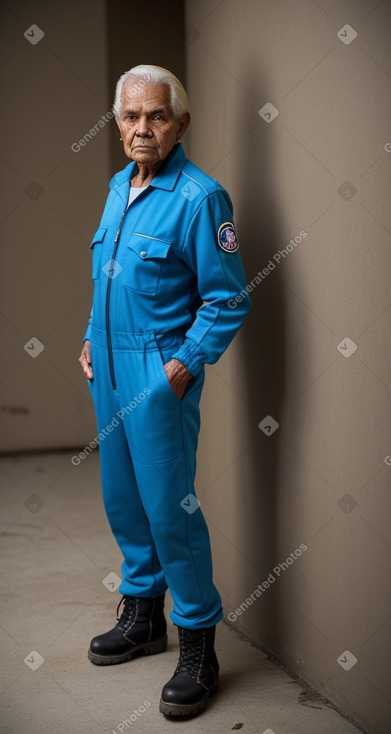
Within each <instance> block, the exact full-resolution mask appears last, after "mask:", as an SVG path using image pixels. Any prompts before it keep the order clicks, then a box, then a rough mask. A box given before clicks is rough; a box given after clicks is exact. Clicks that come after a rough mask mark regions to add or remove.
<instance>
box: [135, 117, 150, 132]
mask: <svg viewBox="0 0 391 734" xmlns="http://www.w3.org/2000/svg"><path fill="white" fill-rule="evenodd" d="M149 132H150V128H149V123H148V120H147V118H146V117H140V118H139V122H138V125H137V135H140V136H141V137H145V136H146V135H148V133H149Z"/></svg>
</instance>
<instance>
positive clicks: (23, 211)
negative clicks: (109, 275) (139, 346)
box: [0, 0, 111, 451]
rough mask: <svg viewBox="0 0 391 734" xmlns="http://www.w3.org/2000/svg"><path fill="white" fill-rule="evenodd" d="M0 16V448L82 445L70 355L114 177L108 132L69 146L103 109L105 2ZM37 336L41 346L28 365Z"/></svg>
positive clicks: (77, 376)
mask: <svg viewBox="0 0 391 734" xmlns="http://www.w3.org/2000/svg"><path fill="white" fill-rule="evenodd" d="M1 16H2V17H1V28H2V44H1V48H2V51H1V54H2V62H1V63H2V66H1V69H0V83H1V86H2V102H3V104H2V128H3V130H4V131H5V134H4V135H3V136H2V139H1V156H2V159H1V168H0V175H1V179H2V192H3V195H2V198H1V202H0V210H1V214H0V231H1V240H2V252H3V256H2V267H1V304H2V305H1V317H0V319H1V328H2V334H3V339H2V341H3V343H5V344H6V345H7V346H6V349H4V350H2V351H3V354H2V356H3V359H2V364H1V381H0V391H1V412H0V420H1V435H2V440H1V445H2V450H3V451H14V450H30V449H36V448H56V447H65V446H79V445H80V446H85V444H86V442H87V440H88V441H90V440H91V438H93V437H94V436H95V435H96V429H95V419H94V416H93V413H92V411H91V400H90V396H89V394H88V387H87V385H86V384H85V383H84V380H83V379H81V377H82V375H81V369H80V365H79V363H78V361H77V358H78V356H79V354H80V348H81V338H82V336H83V334H84V330H85V326H86V321H87V318H88V315H89V312H90V308H91V300H92V282H91V276H90V273H91V253H90V250H89V244H90V242H91V238H92V234H93V233H94V231H95V230H96V227H97V216H98V212H99V211H100V209H101V208H102V206H103V204H104V201H105V198H106V195H107V181H108V179H109V175H110V170H109V135H108V126H107V125H105V127H104V128H102V129H99V127H98V132H97V134H96V135H95V136H94V137H91V138H90V140H89V141H88V142H87V144H86V145H84V146H83V147H82V146H80V149H79V150H78V152H74V151H72V149H71V146H72V145H73V144H74V143H78V141H79V140H80V139H81V138H84V136H85V135H86V133H88V131H89V130H90V129H91V128H92V126H93V125H96V124H97V123H98V121H99V120H101V116H102V115H103V114H106V113H107V112H108V111H109V109H110V105H111V100H109V96H108V77H107V47H106V40H105V9H104V3H103V2H102V1H101V0H98V1H93V0H89V2H82V3H80V2H76V0H71V1H70V2H68V3H64V2H60V1H58V2H49V0H46V1H45V0H41V1H40V2H34V3H33V4H32V3H30V2H27V0H25V1H23V0H16V2H13V3H10V4H8V5H4V4H3V5H2V8H1ZM92 18H93V22H92ZM32 24H35V25H37V26H38V27H39V28H40V29H41V30H42V31H43V33H44V36H43V38H42V39H41V40H40V41H39V42H38V43H36V44H31V43H30V41H29V40H27V39H26V38H25V37H24V33H25V31H27V30H28V29H29V28H30V27H31V25H32ZM37 37H38V36H37V35H36V36H35V38H37ZM76 150H77V148H76ZM38 186H39V188H38ZM26 187H31V188H27V191H28V193H26V191H25V189H26ZM29 194H30V195H29ZM33 337H35V338H36V339H38V340H39V342H41V343H42V345H43V347H44V348H43V350H42V351H41V352H40V353H39V354H38V356H34V357H31V356H30V354H33V355H35V354H37V352H36V351H35V350H34V349H33V348H32V349H30V351H29V352H27V351H25V349H24V345H25V344H28V345H30V347H32V338H33Z"/></svg>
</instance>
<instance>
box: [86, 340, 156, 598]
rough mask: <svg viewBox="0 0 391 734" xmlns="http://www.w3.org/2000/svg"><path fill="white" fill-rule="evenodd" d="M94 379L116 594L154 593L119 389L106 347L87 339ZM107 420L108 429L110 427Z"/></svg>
mask: <svg viewBox="0 0 391 734" xmlns="http://www.w3.org/2000/svg"><path fill="white" fill-rule="evenodd" d="M91 359H92V365H93V372H94V379H93V380H92V382H90V383H89V385H90V391H91V394H92V397H93V401H94V406H95V413H96V420H97V429H98V434H101V437H100V442H99V454H100V465H101V479H102V492H103V502H104V506H105V510H106V514H107V518H108V521H109V523H110V527H111V530H112V532H113V534H114V537H115V539H116V541H117V543H118V545H119V547H120V549H121V551H122V554H123V556H124V561H123V563H122V566H121V572H122V583H121V585H120V587H119V592H120V593H121V594H126V595H130V596H140V597H157V596H160V595H162V594H164V592H165V591H166V589H167V584H166V580H165V577H164V573H163V570H162V567H161V564H160V562H159V559H158V556H157V553H156V548H155V543H154V541H153V537H152V534H151V528H150V524H149V520H148V517H147V515H146V513H145V510H144V506H143V503H142V501H141V499H140V494H139V491H138V485H137V481H136V477H135V473H134V467H133V462H132V458H131V455H130V451H129V446H128V442H127V437H126V433H125V430H124V424H123V419H122V417H121V413H120V411H121V409H122V408H123V407H124V406H123V405H121V401H120V399H119V395H118V391H114V390H113V388H112V385H111V382H110V377H109V373H108V366H107V365H108V362H107V351H106V350H104V349H102V348H101V347H99V346H97V345H94V344H91ZM110 426H112V429H111V428H110Z"/></svg>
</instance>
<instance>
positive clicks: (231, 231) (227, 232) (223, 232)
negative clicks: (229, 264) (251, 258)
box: [217, 222, 239, 252]
mask: <svg viewBox="0 0 391 734" xmlns="http://www.w3.org/2000/svg"><path fill="white" fill-rule="evenodd" d="M217 242H218V243H219V246H220V247H221V249H222V250H224V251H225V252H236V250H238V249H239V242H238V238H237V236H236V232H235V226H234V225H233V224H232V222H224V224H222V225H221V227H219V231H218V233H217Z"/></svg>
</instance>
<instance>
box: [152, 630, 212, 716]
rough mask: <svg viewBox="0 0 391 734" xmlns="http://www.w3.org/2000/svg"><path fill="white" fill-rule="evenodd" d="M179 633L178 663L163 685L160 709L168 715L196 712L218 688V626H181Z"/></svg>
mask: <svg viewBox="0 0 391 734" xmlns="http://www.w3.org/2000/svg"><path fill="white" fill-rule="evenodd" d="M178 634H179V651H180V654H179V661H178V665H177V667H176V670H175V673H174V675H173V677H172V678H171V680H169V681H168V683H166V685H165V686H164V688H163V691H162V697H161V699H160V706H159V709H160V711H161V713H162V714H166V716H197V714H200V713H201V711H203V710H204V708H205V706H206V702H207V699H208V698H209V696H212V695H213V694H214V693H216V690H217V677H218V674H219V664H218V662H217V657H216V653H215V651H214V639H215V627H206V628H204V629H199V630H188V629H184V628H183V627H178Z"/></svg>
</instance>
